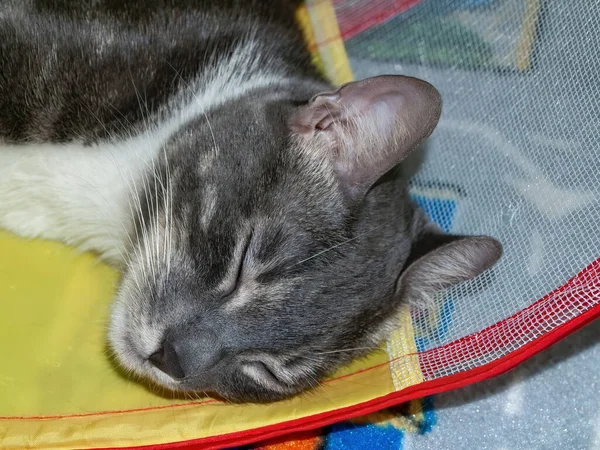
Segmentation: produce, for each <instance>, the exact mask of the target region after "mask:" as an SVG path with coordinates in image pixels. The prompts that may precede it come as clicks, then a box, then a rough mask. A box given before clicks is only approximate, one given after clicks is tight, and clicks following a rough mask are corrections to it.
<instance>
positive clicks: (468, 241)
mask: <svg viewBox="0 0 600 450" xmlns="http://www.w3.org/2000/svg"><path fill="white" fill-rule="evenodd" d="M501 255H502V245H501V244H500V242H498V241H497V240H496V239H494V238H491V237H487V236H454V235H447V234H442V233H441V232H438V231H437V230H433V231H431V232H430V231H426V232H424V233H423V234H422V235H421V236H420V238H419V239H418V240H417V241H416V242H415V243H414V244H413V248H412V251H411V256H410V257H409V261H408V263H407V267H406V269H404V271H403V273H402V274H401V275H400V278H399V279H398V283H397V286H396V294H397V295H399V296H400V298H401V299H402V300H403V301H407V302H409V303H410V304H411V305H413V306H416V307H419V308H426V307H428V306H430V305H431V303H432V299H433V297H434V296H435V294H436V293H437V292H439V291H441V290H443V289H446V288H449V287H451V286H453V285H455V284H458V283H461V282H463V281H467V280H470V279H472V278H475V277H476V276H477V275H479V274H480V273H482V272H483V271H485V270H487V269H489V268H490V267H492V266H493V265H494V264H495V263H496V261H498V259H499V258H500V256H501Z"/></svg>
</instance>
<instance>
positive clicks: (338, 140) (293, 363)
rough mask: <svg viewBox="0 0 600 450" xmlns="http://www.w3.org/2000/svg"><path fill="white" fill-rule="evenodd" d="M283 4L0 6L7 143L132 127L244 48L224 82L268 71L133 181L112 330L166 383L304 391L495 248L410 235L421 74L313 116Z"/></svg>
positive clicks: (262, 393)
mask: <svg viewBox="0 0 600 450" xmlns="http://www.w3.org/2000/svg"><path fill="white" fill-rule="evenodd" d="M288 3H289V4H285V3H284V2H267V1H265V2H259V1H256V0H254V1H248V0H239V1H233V0H232V1H227V2H221V1H217V0H215V1H214V2H210V1H207V0H204V1H200V0H199V1H191V0H190V1H183V0H182V1H178V2H176V1H157V2H141V1H140V2H123V1H110V0H104V1H102V0H99V1H88V2H81V1H67V0H64V1H34V0H28V1H17V0H15V1H4V2H3V3H2V5H1V6H0V136H1V137H2V139H3V140H4V141H5V142H13V143H20V144H31V143H35V142H72V141H76V140H80V141H83V142H84V143H85V144H86V145H89V146H96V145H99V143H101V142H104V141H108V140H109V141H119V140H123V139H126V138H127V137H129V136H132V135H137V134H140V133H145V132H147V131H148V130H151V129H153V127H158V126H160V124H161V123H162V122H164V121H165V120H167V118H168V117H173V116H174V115H176V114H177V113H178V111H179V110H180V109H182V108H183V106H182V105H184V104H186V103H188V102H190V101H193V97H194V95H196V93H198V92H202V90H203V89H204V88H205V86H206V85H207V84H208V83H209V82H210V80H209V78H210V77H209V75H207V74H209V73H212V74H213V75H211V77H213V78H214V77H215V76H217V77H218V76H223V74H217V75H214V73H216V72H215V70H217V69H218V68H219V67H224V66H226V65H227V64H228V62H227V61H229V59H230V58H232V56H231V55H232V54H236V52H240V51H241V52H242V53H243V52H247V53H252V55H251V57H250V56H249V57H247V58H246V57H245V58H241V59H240V61H241V62H240V63H239V64H240V65H239V67H235V71H236V73H237V74H238V75H239V77H238V78H237V79H238V81H239V79H242V80H245V79H248V80H251V79H253V77H254V78H255V79H257V80H264V79H269V80H274V81H269V82H268V83H262V84H261V83H258V84H257V85H256V86H257V87H256V88H249V89H248V90H247V91H246V92H243V93H240V94H239V95H237V96H236V97H235V98H226V92H223V98H224V99H225V100H223V101H222V102H220V101H213V102H212V106H211V108H210V109H208V110H206V111H202V113H201V114H197V115H196V116H194V117H193V118H192V119H191V120H188V121H185V123H183V124H182V125H181V126H180V127H179V128H177V130H176V131H175V132H174V133H173V134H171V135H169V137H168V139H167V140H166V141H165V144H164V146H163V148H162V151H161V152H160V154H159V155H158V156H157V157H156V158H155V161H154V163H153V165H152V166H153V168H152V170H151V169H150V168H148V169H146V170H147V171H148V173H147V176H146V179H147V180H151V182H149V183H145V185H143V186H140V187H139V188H138V189H137V190H136V191H135V192H133V195H134V197H135V198H136V199H137V200H138V202H137V205H138V206H139V207H140V211H139V214H136V213H134V214H133V217H132V220H133V221H134V226H133V228H132V231H131V235H129V236H126V237H127V239H128V240H129V239H130V240H131V242H132V244H131V245H130V246H129V247H128V254H127V255H126V256H127V257H126V261H125V263H126V265H125V268H124V270H123V280H122V283H121V286H120V289H119V293H118V295H117V299H116V301H115V308H114V311H115V312H114V314H113V320H112V323H111V333H110V336H109V337H110V340H111V344H112V346H113V348H114V350H115V353H116V355H117V357H118V358H119V359H120V361H121V362H122V364H123V365H124V366H125V367H127V368H129V369H131V370H132V371H134V372H136V373H137V374H139V375H143V376H145V377H147V378H149V379H151V380H152V381H154V382H156V383H159V384H161V385H163V386H166V387H169V388H172V389H175V390H186V391H208V392H215V393H217V394H219V395H220V396H222V397H224V398H226V399H228V400H231V401H258V402H264V401H273V400H278V399H280V398H283V397H286V396H289V395H293V394H296V393H298V392H301V391H303V390H305V389H308V388H311V387H313V386H316V385H317V384H318V382H319V380H321V379H322V378H323V377H325V376H327V375H329V374H331V373H332V371H333V370H335V369H336V368H338V367H339V366H340V365H342V364H344V363H346V362H348V361H349V360H351V359H352V358H355V357H357V356H359V355H361V354H363V353H365V351H366V350H365V349H368V348H371V347H373V346H375V345H378V344H380V340H381V339H382V336H381V333H380V331H381V328H382V326H384V325H385V324H388V323H390V322H391V321H392V319H393V317H394V315H395V313H396V312H397V311H398V308H399V306H400V305H401V304H403V303H404V302H407V301H411V296H414V297H415V298H413V299H412V300H420V299H421V298H420V297H421V296H422V295H423V292H426V293H427V294H429V293H430V292H429V291H430V290H431V289H432V288H436V289H437V288H444V287H447V286H449V285H451V284H453V283H456V282H460V281H463V280H466V279H469V278H472V277H474V276H476V275H477V274H478V273H480V272H481V271H483V270H485V269H486V268H488V267H490V266H491V265H492V264H493V263H494V262H495V261H496V260H497V259H498V257H499V256H500V251H501V248H500V246H499V244H497V242H496V241H494V240H493V239H491V238H478V239H479V240H477V241H476V242H477V243H480V244H481V243H483V244H482V245H479V246H478V245H475V244H474V242H475V241H473V240H472V238H466V237H464V238H461V239H459V240H455V241H454V242H453V243H452V244H449V245H451V246H452V249H453V251H447V250H443V249H442V250H440V251H438V252H436V251H435V249H436V248H437V247H438V246H439V245H441V244H443V243H445V238H443V237H442V238H440V236H442V235H441V234H440V233H438V232H433V233H429V232H428V233H425V232H424V230H428V231H429V230H432V228H431V227H430V225H428V224H427V222H426V220H425V219H424V216H423V213H422V212H421V211H420V210H418V209H417V208H416V206H415V205H414V204H413V203H412V202H411V200H410V199H409V196H408V194H407V183H406V178H405V177H404V176H403V174H402V170H401V168H400V167H398V166H397V164H398V163H400V162H401V161H402V159H403V158H404V157H405V156H406V155H407V154H408V153H410V151H412V150H413V149H414V148H415V147H416V146H417V145H418V144H419V143H420V142H421V141H422V140H423V139H425V138H426V137H427V136H428V135H429V134H430V133H431V131H432V130H433V127H434V126H435V123H436V122H437V119H438V117H439V113H440V107H441V103H440V101H439V95H438V94H437V92H436V91H435V89H433V87H431V86H429V85H427V84H426V83H424V82H422V81H419V80H414V79H401V78H390V79H386V80H384V82H385V83H392V84H393V85H394V86H397V87H398V89H400V91H399V93H398V92H396V91H394V93H393V94H394V95H387V94H388V93H389V92H390V91H389V89H388V88H387V87H386V86H385V85H383V84H381V83H382V80H376V79H374V80H372V81H369V82H368V83H366V84H361V85H351V86H350V87H347V88H344V89H345V90H344V89H342V90H341V91H340V92H341V95H342V100H343V98H344V97H343V96H344V95H346V97H345V98H347V99H348V102H349V103H352V102H354V101H355V100H354V99H355V98H356V99H358V100H360V101H361V102H363V101H365V102H367V105H366V106H368V107H367V108H366V110H367V113H366V115H365V117H362V116H361V115H360V114H358V115H357V114H356V113H352V108H350V107H349V106H348V105H346V104H344V101H342V102H341V105H342V108H344V109H343V111H350V112H349V113H348V115H349V116H351V117H346V115H342V117H343V118H344V120H343V121H342V120H337V119H332V120H333V122H334V124H336V125H335V126H334V127H329V126H328V125H327V126H323V125H322V122H321V128H322V129H321V128H319V123H318V122H319V120H321V119H319V120H313V119H312V118H313V117H314V114H315V111H313V110H311V108H314V105H315V103H314V102H311V101H310V99H311V98H314V96H315V95H317V94H319V93H322V92H323V91H327V90H331V86H329V85H328V84H327V83H326V82H325V80H323V79H322V78H321V77H320V76H319V75H318V74H317V73H316V72H315V70H314V69H313V68H312V66H311V65H310V63H309V57H308V54H307V53H306V51H305V50H304V49H303V44H302V39H301V36H300V34H299V32H298V31H297V30H296V29H295V27H294V26H293V23H292V20H291V18H292V13H291V11H292V5H291V2H288ZM213 78H210V79H213ZM357 86H358V87H359V88H360V89H357ZM369 86H383V91H384V93H385V94H386V95H387V97H386V98H385V102H388V103H389V105H388V104H387V103H386V107H389V114H392V116H390V118H389V120H388V121H383V122H385V124H386V125H385V126H388V127H396V128H393V129H391V130H389V131H390V132H389V138H388V137H385V138H382V137H381V134H380V133H381V132H382V131H385V130H382V129H381V126H383V125H381V123H380V122H381V121H378V120H373V116H372V115H370V113H369V112H368V111H369V110H370V109H373V110H377V108H371V106H373V105H375V104H374V103H373V102H377V101H380V100H378V99H379V98H380V97H381V95H380V93H379V91H377V92H375V91H369V89H370V88H369ZM234 88H235V86H231V89H234ZM394 89H396V88H394ZM403 89H408V91H406V90H404V91H403ZM361 92H367V93H369V92H371V93H372V92H375V93H377V95H371V96H368V95H367V96H366V99H365V97H364V96H363V94H361ZM347 93H351V94H347ZM421 93H423V96H420V95H421ZM417 94H418V95H417ZM327 95H331V94H327ZM413 96H415V99H413V98H412V97H413ZM384 97H385V96H384ZM413 100H414V101H413ZM327 101H329V100H327ZM333 101H337V100H335V99H334V100H333ZM317 103H318V105H322V104H323V103H322V100H319V101H318V102H317ZM360 106H361V109H363V110H364V108H363V106H364V105H362V104H360ZM376 106H381V105H379V104H377V105H376ZM386 111H387V110H386ZM386 114H388V113H387V112H386ZM299 118H301V119H302V120H303V122H302V121H301V122H302V126H303V127H304V128H303V129H302V131H301V132H299V131H294V129H295V128H294V124H296V125H297V124H298V123H299V122H298V121H299V120H300V119H299ZM365 120H366V121H365ZM342 122H343V123H342ZM400 125H401V126H400ZM340 130H342V131H340ZM397 130H401V132H400V133H397V132H396V131H397ZM342 132H343V133H346V134H345V135H344V134H343V133H342ZM346 135H347V136H351V137H352V139H351V142H350V143H348V142H346V141H344V142H342V141H343V140H344V138H343V136H346ZM0 151H1V149H0ZM348 152H353V153H348ZM340 166H343V170H344V172H343V176H341V175H340V169H339V167H340ZM394 166H396V167H394ZM99 170H101V168H99ZM0 200H1V199H0ZM457 239H458V238H457ZM438 240H439V242H438ZM463 244H464V246H463ZM154 247H156V251H154ZM461 249H463V251H461ZM482 249H483V250H482ZM432 250H433V251H432ZM454 250H455V251H454ZM480 250H482V251H480ZM412 261H416V262H415V263H414V270H412V267H411V269H410V270H409V271H407V272H406V273H407V274H408V275H407V276H405V277H403V278H402V277H401V274H402V273H403V271H404V270H405V269H406V267H408V266H409V265H410V263H412ZM415 271H416V272H415ZM431 277H436V279H435V280H432V279H431ZM399 279H400V281H398V280H399ZM416 297H419V298H416ZM167 373H168V374H170V375H171V376H169V375H167Z"/></svg>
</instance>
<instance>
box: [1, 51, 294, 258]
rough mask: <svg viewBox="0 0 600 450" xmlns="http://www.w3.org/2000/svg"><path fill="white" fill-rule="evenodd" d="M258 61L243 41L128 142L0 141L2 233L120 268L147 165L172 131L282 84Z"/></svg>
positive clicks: (149, 175)
mask: <svg viewBox="0 0 600 450" xmlns="http://www.w3.org/2000/svg"><path fill="white" fill-rule="evenodd" d="M258 58H259V55H258V52H256V48H255V45H254V44H253V43H252V42H248V43H246V44H245V45H244V46H243V47H240V48H239V49H238V51H236V52H234V54H233V56H232V57H231V59H230V60H229V61H228V62H227V63H224V64H220V65H219V66H217V67H215V68H214V69H213V70H212V71H211V73H210V74H209V75H208V76H207V77H205V80H206V79H208V81H205V82H204V83H203V85H202V86H193V87H192V86H190V87H188V88H187V89H189V90H192V89H193V93H194V95H193V98H192V100H191V101H190V102H189V103H187V104H185V105H181V107H177V106H175V107H174V108H172V111H173V113H172V115H171V117H170V118H169V119H168V120H166V121H165V122H164V123H162V124H161V125H160V126H158V127H157V128H155V129H152V130H147V131H146V132H145V133H144V134H142V135H140V136H136V137H133V138H131V139H129V140H127V141H123V142H120V143H101V144H98V145H95V146H92V147H85V146H83V145H82V144H80V143H69V144H64V145H61V144H35V145H2V144H1V143H0V228H5V229H8V230H10V231H12V232H14V233H16V234H19V235H21V236H25V237H30V238H44V239H51V240H58V241H62V242H65V243H67V244H70V245H73V246H76V247H78V248H79V249H81V250H95V251H97V252H99V253H100V254H101V256H102V257H103V258H104V259H106V260H108V261H111V262H115V263H119V262H122V260H123V257H124V254H125V251H126V242H127V239H128V236H129V232H130V230H131V227H132V222H133V213H132V211H133V208H132V207H133V206H135V205H133V204H132V203H133V201H132V199H135V196H136V194H137V193H139V189H140V187H141V186H142V183H144V181H146V182H148V179H149V178H152V177H153V174H152V167H153V161H154V159H155V158H156V157H157V155H158V154H159V153H160V151H161V149H162V148H163V144H164V143H165V142H166V141H167V140H168V139H169V138H170V137H171V136H172V135H173V133H175V132H176V131H177V130H178V129H179V128H181V127H182V126H183V125H185V124H186V123H187V122H189V121H190V120H192V119H194V118H196V117H199V116H201V115H203V114H204V113H205V112H206V111H207V110H209V109H210V108H213V107H215V106H217V105H219V104H222V103H224V102H226V101H228V100H230V99H232V98H235V97H237V96H239V95H242V94H244V93H245V92H248V91H250V90H252V89H257V88H264V87H268V86H271V85H274V84H282V83H285V82H287V80H285V79H284V77H283V76H282V75H281V74H279V75H278V74H274V73H270V72H265V70H264V68H259V67H257V61H258ZM248 74H252V75H250V76H248ZM215 151H217V149H215Z"/></svg>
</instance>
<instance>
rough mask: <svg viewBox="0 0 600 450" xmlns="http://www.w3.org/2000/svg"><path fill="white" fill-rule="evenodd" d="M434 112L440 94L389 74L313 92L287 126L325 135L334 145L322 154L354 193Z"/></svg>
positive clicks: (400, 154)
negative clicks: (329, 159) (319, 92)
mask: <svg viewBox="0 0 600 450" xmlns="http://www.w3.org/2000/svg"><path fill="white" fill-rule="evenodd" d="M440 113H441V99H440V95H439V93H438V92H437V90H436V89H435V88H434V87H433V86H431V85H430V84H429V83H426V82H425V81H422V80H419V79H416V78H410V77H404V76H399V75H389V76H379V77H373V78H367V79H366V80H362V81H357V82H353V83H348V84H346V85H343V86H342V87H340V88H339V89H338V90H337V91H335V92H327V93H322V94H319V95H316V96H315V97H313V98H312V99H311V100H310V101H309V102H308V104H306V105H304V106H302V107H300V108H298V110H296V111H295V113H294V114H293V116H292V119H291V122H290V127H291V129H292V131H293V132H295V133H298V134H300V135H302V136H303V137H305V138H307V139H319V138H320V137H319V134H321V136H323V135H325V136H328V137H330V138H331V139H328V141H327V142H330V143H331V145H334V146H335V147H336V148H335V149H331V150H332V151H330V152H329V153H328V154H327V155H323V156H324V157H327V158H331V159H332V163H333V165H334V168H335V170H336V172H337V174H338V176H339V178H340V181H341V183H342V185H344V186H345V187H347V188H348V191H349V192H351V193H352V195H357V194H358V195H359V194H360V193H363V194H364V192H366V190H368V189H369V188H370V186H371V185H372V184H373V183H374V182H375V181H377V179H378V178H379V177H381V176H382V175H383V174H384V173H385V172H387V171H388V170H390V169H391V168H392V167H394V166H395V165H397V164H398V163H399V162H401V161H402V160H403V159H404V158H405V157H406V156H408V154H409V153H410V152H411V151H412V150H413V149H414V148H415V147H416V146H418V144H419V143H421V142H422V141H423V140H424V139H425V138H427V137H428V136H429V135H430V134H431V132H432V131H433V129H434V128H435V125H436V124H437V121H438V119H439V116H440ZM320 148H322V147H320Z"/></svg>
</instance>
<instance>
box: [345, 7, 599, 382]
mask: <svg viewBox="0 0 600 450" xmlns="http://www.w3.org/2000/svg"><path fill="white" fill-rule="evenodd" d="M334 6H335V9H336V14H337V17H338V22H339V25H340V31H341V34H342V37H343V38H344V41H345V47H346V51H347V53H348V56H349V59H350V63H351V66H352V70H353V73H354V76H355V78H357V79H360V78H365V77H368V76H373V75H378V74H382V73H401V74H405V75H412V76H416V77H419V78H423V79H425V80H427V81H429V82H431V83H432V84H433V85H434V86H436V87H437V88H438V89H439V90H440V92H441V93H442V96H443V99H444V111H443V114H442V118H441V120H440V123H439V126H438V128H437V130H436V131H435V132H434V134H433V136H432V137H431V139H430V141H429V142H428V144H427V148H426V149H425V151H424V152H423V154H422V155H420V156H421V158H422V164H421V165H420V166H419V170H418V172H417V174H416V176H415V177H414V178H413V195H414V196H415V198H416V200H417V201H418V202H419V203H420V204H421V205H422V206H423V208H424V209H425V210H426V211H427V212H428V213H429V215H430V216H431V217H432V219H433V220H435V221H436V222H438V223H439V224H440V225H441V226H442V227H443V228H445V229H446V230H448V231H451V232H453V233H465V234H489V235H492V236H494V237H496V238H498V239H499V240H500V241H501V242H502V243H503V245H504V250H505V253H504V256H503V258H502V260H501V261H500V262H499V264H498V265H497V266H496V267H495V269H494V270H492V271H489V272H488V273H486V274H484V275H483V276H481V277H479V278H477V279H476V280H474V281H473V282H470V283H466V284H464V285H461V286H458V287H456V288H454V289H452V290H451V291H449V292H448V293H446V294H445V295H444V296H441V297H440V302H439V308H438V310H436V311H430V312H428V313H425V314H422V313H416V312H415V313H413V326H414V328H415V335H416V344H417V350H418V352H420V356H419V358H420V365H421V370H422V371H423V374H424V377H425V379H433V378H436V377H439V376H442V375H450V374H454V373H457V372H460V371H463V370H465V369H469V368H474V367H477V366H480V365H481V364H484V363H487V362H490V361H492V360H494V359H496V358H498V357H500V356H503V355H506V354H507V353H509V352H511V351H513V350H515V349H517V348H519V347H521V346H522V345H524V344H526V343H528V342H531V341H532V340H534V339H536V338H538V337H540V336H541V335H543V334H544V333H546V332H548V331H550V330H551V329H555V328H556V327H558V326H560V325H562V324H564V323H566V322H567V321H569V320H570V319H572V318H574V317H576V316H578V315H579V314H581V313H582V312H584V311H586V310H588V309H589V308H591V307H592V306H594V305H595V304H597V303H598V302H599V300H598V299H599V297H600V289H599V285H600V281H599V278H600V271H599V270H598V268H597V267H592V268H589V270H588V271H587V272H585V273H584V274H582V275H581V276H580V277H579V278H578V279H577V280H573V281H572V282H571V284H570V285H568V286H566V287H565V288H564V289H562V290H560V291H556V292H554V293H552V294H550V295H547V294H549V293H551V292H552V291H554V290H555V289H557V288H559V287H560V286H563V285H564V284H565V283H567V281H568V280H570V279H571V278H573V277H574V276H575V275H577V274H578V273H580V272H581V271H582V270H584V269H585V268H586V267H587V266H588V265H590V264H591V263H593V262H594V261H595V260H596V259H597V258H598V257H600V208H599V199H600V161H599V156H600V150H599V146H600V131H599V130H600V106H599V101H598V98H599V97H600V54H599V53H598V51H597V49H598V48H600V33H598V30H599V29H600V7H599V6H598V3H597V2H589V1H587V0H572V1H569V2H565V1H562V0H548V1H542V0H423V1H419V0H404V1H402V0H336V1H334ZM542 298H543V300H540V299H542ZM536 302H537V303H536ZM497 322H501V323H499V324H497V325H494V324H496V323H497ZM487 327H491V328H489V329H486V328H487ZM388 349H389V353H390V357H391V358H392V359H393V358H396V357H398V352H397V346H396V344H395V343H394V342H393V341H391V342H390V343H389V346H388ZM403 364H404V363H403V359H402V358H400V359H397V360H396V361H394V363H393V366H394V365H395V366H396V367H395V369H396V370H394V372H395V373H396V375H397V374H402V373H403V370H402V365H403ZM397 376H398V375H397ZM401 381H402V380H400V382H399V383H398V386H402V385H403V383H402V382H401Z"/></svg>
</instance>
